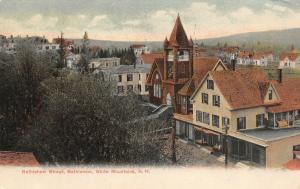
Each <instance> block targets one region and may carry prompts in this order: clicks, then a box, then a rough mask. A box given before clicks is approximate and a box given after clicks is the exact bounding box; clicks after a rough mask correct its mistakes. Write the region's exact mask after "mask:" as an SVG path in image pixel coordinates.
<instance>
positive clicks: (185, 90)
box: [178, 57, 226, 96]
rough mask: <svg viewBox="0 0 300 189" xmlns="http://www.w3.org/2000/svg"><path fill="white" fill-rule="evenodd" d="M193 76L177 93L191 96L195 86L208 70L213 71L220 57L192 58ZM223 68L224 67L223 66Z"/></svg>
mask: <svg viewBox="0 0 300 189" xmlns="http://www.w3.org/2000/svg"><path fill="white" fill-rule="evenodd" d="M193 61H194V62H193V69H194V75H193V77H192V78H191V79H190V80H189V81H188V82H187V83H186V84H185V85H184V86H183V87H182V88H181V89H180V90H179V92H178V94H180V95H183V96H191V95H192V94H193V93H194V91H195V89H196V87H197V86H198V85H199V83H200V82H201V81H202V79H203V78H204V77H205V75H206V74H207V73H208V72H209V71H213V70H214V68H216V66H217V64H218V63H219V62H220V59H218V58H214V57H195V58H194V60H193ZM224 69H226V68H225V67H224Z"/></svg>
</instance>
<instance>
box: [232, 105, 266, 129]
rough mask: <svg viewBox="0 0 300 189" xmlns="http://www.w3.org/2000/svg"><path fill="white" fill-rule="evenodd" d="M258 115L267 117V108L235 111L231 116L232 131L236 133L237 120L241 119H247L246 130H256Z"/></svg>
mask: <svg viewBox="0 0 300 189" xmlns="http://www.w3.org/2000/svg"><path fill="white" fill-rule="evenodd" d="M258 114H265V117H266V116H267V115H266V108H265V107H257V108H249V109H241V110H234V111H232V114H231V120H232V122H231V128H230V130H232V131H236V130H237V118H239V117H246V129H255V128H256V115H258Z"/></svg>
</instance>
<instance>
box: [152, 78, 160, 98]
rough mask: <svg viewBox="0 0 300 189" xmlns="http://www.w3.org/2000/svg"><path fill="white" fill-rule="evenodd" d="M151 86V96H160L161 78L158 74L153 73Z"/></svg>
mask: <svg viewBox="0 0 300 189" xmlns="http://www.w3.org/2000/svg"><path fill="white" fill-rule="evenodd" d="M153 88H154V90H153V96H154V97H157V98H161V80H160V77H159V75H158V74H156V75H155V81H154V86H153Z"/></svg>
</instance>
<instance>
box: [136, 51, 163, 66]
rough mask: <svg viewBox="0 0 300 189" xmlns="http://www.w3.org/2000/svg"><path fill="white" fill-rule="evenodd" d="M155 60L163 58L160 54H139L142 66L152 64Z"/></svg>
mask: <svg viewBox="0 0 300 189" xmlns="http://www.w3.org/2000/svg"><path fill="white" fill-rule="evenodd" d="M157 58H164V54H163V53H162V52H157V53H150V54H141V60H142V61H143V64H153V63H154V61H155V59H157Z"/></svg>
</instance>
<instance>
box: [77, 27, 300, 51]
mask: <svg viewBox="0 0 300 189" xmlns="http://www.w3.org/2000/svg"><path fill="white" fill-rule="evenodd" d="M299 39H300V28H294V29H287V30H271V31H263V32H250V33H242V34H236V35H231V36H226V37H219V38H209V39H201V40H197V41H196V43H199V44H200V43H202V42H203V43H204V44H205V45H217V44H218V43H221V44H224V43H227V44H228V45H239V46H242V45H243V44H246V45H249V44H250V45H251V44H257V43H258V42H260V44H264V45H269V46H276V47H281V48H288V46H290V45H291V44H294V46H295V47H296V48H300V40H299ZM73 40H74V41H75V44H81V39H73ZM90 44H91V45H92V46H101V47H103V48H127V47H129V46H130V45H131V44H146V45H147V46H149V47H152V48H153V49H157V48H162V41H146V42H144V41H139V42H134V41H108V40H91V42H90Z"/></svg>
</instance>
